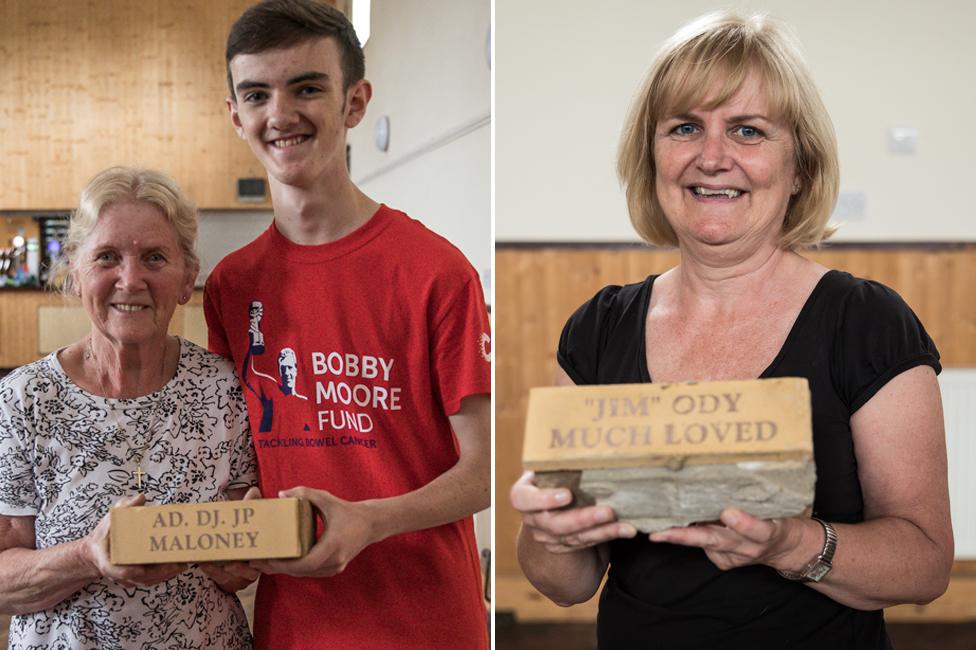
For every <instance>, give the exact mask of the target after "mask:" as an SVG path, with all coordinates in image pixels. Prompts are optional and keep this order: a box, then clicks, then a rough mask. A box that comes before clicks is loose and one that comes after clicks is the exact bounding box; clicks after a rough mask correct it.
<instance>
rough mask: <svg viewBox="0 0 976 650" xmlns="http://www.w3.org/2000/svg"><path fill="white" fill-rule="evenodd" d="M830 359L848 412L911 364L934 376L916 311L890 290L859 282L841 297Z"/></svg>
mask: <svg viewBox="0 0 976 650" xmlns="http://www.w3.org/2000/svg"><path fill="white" fill-rule="evenodd" d="M839 328H840V331H839V332H838V336H837V338H836V341H837V346H836V348H835V350H834V355H833V360H832V363H833V373H834V377H835V378H839V386H838V390H839V394H840V395H841V397H842V398H843V399H844V401H845V403H846V404H847V405H848V408H849V410H850V412H851V413H854V412H856V411H857V410H858V409H859V408H861V407H862V406H864V405H865V404H866V403H867V402H868V401H869V400H870V399H871V398H872V397H874V395H875V394H876V393H877V392H878V391H879V390H881V388H882V387H883V386H884V385H885V384H887V383H888V382H889V381H890V380H891V379H893V378H894V377H896V376H897V375H899V374H901V373H903V372H905V371H906V370H910V369H911V368H914V367H916V366H923V365H924V366H930V367H931V368H932V369H933V370H935V372H936V373H937V374H938V373H939V372H941V371H942V366H941V365H940V364H939V351H938V350H937V349H936V347H935V343H934V342H933V341H932V339H931V338H930V337H929V335H928V333H927V332H926V331H925V328H924V327H923V326H922V323H921V321H919V319H918V317H917V316H916V315H915V312H913V311H912V309H911V308H910V307H909V306H908V305H907V304H906V303H905V301H904V300H902V298H901V296H899V295H898V294H897V293H896V292H895V291H893V290H892V289H890V288H888V287H886V286H884V285H883V284H880V283H877V282H871V281H869V280H858V281H857V282H856V283H855V285H854V286H853V287H852V288H851V289H850V290H849V291H848V293H847V295H846V296H845V299H844V302H843V305H842V308H841V318H840V321H839Z"/></svg>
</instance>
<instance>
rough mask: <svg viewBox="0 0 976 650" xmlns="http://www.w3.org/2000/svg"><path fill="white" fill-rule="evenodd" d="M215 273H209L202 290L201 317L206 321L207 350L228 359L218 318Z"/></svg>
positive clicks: (227, 346)
mask: <svg viewBox="0 0 976 650" xmlns="http://www.w3.org/2000/svg"><path fill="white" fill-rule="evenodd" d="M216 275H217V274H216V273H211V274H210V277H208V278H207V282H206V284H205V285H204V289H203V316H204V318H205V319H206V321H207V348H209V350H210V351H211V352H213V353H214V354H219V355H220V356H222V357H224V358H225V359H229V358H230V345H229V344H228V343H227V333H226V332H225V331H224V322H223V319H222V318H221V316H220V290H219V287H218V280H217V277H216Z"/></svg>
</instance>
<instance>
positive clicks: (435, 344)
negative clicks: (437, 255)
mask: <svg viewBox="0 0 976 650" xmlns="http://www.w3.org/2000/svg"><path fill="white" fill-rule="evenodd" d="M432 332H433V334H432V337H433V338H432V341H431V351H430V354H431V375H432V377H433V382H434V387H435V389H436V390H437V393H438V395H439V396H440V400H441V406H442V407H443V409H444V413H445V414H446V415H454V414H455V413H457V412H458V410H459V409H460V408H461V400H462V399H464V398H465V397H468V396H471V395H481V394H488V393H491V327H490V326H489V323H488V310H487V308H486V307H485V298H484V294H483V293H482V291H481V282H480V281H479V279H478V276H477V274H476V273H474V271H473V270H472V271H471V274H470V276H469V277H468V279H467V281H466V282H464V283H463V284H462V286H461V287H460V288H459V289H458V290H457V291H456V293H455V294H454V295H453V296H452V297H451V298H450V299H449V302H448V308H447V310H446V312H445V313H444V315H443V316H441V317H440V320H439V321H438V322H437V323H435V324H434V326H433V330H432Z"/></svg>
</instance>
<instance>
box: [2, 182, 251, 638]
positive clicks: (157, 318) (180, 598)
mask: <svg viewBox="0 0 976 650" xmlns="http://www.w3.org/2000/svg"><path fill="white" fill-rule="evenodd" d="M196 231H197V226H196V211H195V210H194V208H193V207H192V205H190V204H189V203H188V202H187V200H186V199H185V198H184V197H183V196H182V194H181V193H180V190H179V189H178V188H177V187H176V185H175V183H174V182H173V181H172V180H170V179H169V178H167V177H165V176H163V175H161V174H159V173H156V172H152V171H146V170H137V169H128V168H121V167H116V168H112V169H108V170H106V171H104V172H102V173H100V174H98V175H97V176H95V178H93V179H92V180H91V181H90V182H89V183H88V185H87V186H86V187H85V189H84V190H83V191H82V195H81V203H80V207H79V208H78V210H77V211H76V212H75V213H74V215H73V216H72V219H71V225H70V228H69V231H68V235H67V238H66V241H65V243H64V249H63V250H64V252H65V258H66V261H65V262H64V263H63V264H62V266H61V268H56V269H53V271H52V276H53V278H54V279H55V280H54V281H55V282H56V283H58V284H60V285H61V286H62V288H63V289H64V291H65V292H66V293H69V294H74V295H77V296H79V297H80V298H81V302H82V305H83V306H84V308H85V311H86V312H87V313H88V316H89V318H90V319H91V326H92V327H91V334H90V335H89V336H87V337H85V338H84V339H82V340H80V341H78V342H76V343H73V344H72V345H69V346H67V347H65V348H62V349H60V350H58V351H57V352H53V353H51V354H50V355H48V356H47V357H45V358H43V359H41V360H40V361H37V362H35V363H32V364H29V365H27V366H24V367H22V368H19V369H17V370H15V371H14V372H13V373H11V374H10V375H8V376H7V377H5V378H4V379H3V380H0V584H2V585H3V588H2V590H0V611H2V612H6V613H12V614H16V616H15V617H14V619H13V621H12V623H11V627H10V647H11V648H27V647H58V648H68V647H71V648H123V647H125V648H132V647H143V648H176V647H179V648H205V647H206V648H210V647H217V648H245V647H250V635H249V633H248V628H247V621H246V619H245V616H244V612H243V609H242V608H241V605H240V602H239V601H238V600H237V598H236V596H234V595H233V594H232V593H228V591H233V590H234V589H236V588H240V587H241V586H243V584H245V583H246V581H245V580H240V579H237V578H235V577H233V576H230V575H229V574H226V573H223V572H222V571H221V570H219V569H217V568H210V569H209V573H206V574H205V573H204V572H203V571H202V570H201V569H200V568H199V567H197V566H190V567H188V566H186V565H175V564H165V565H146V566H116V565H113V564H112V563H111V561H110V560H109V554H108V527H109V518H108V510H109V508H110V507H112V505H113V504H115V505H118V506H132V505H139V504H142V503H143V502H147V503H150V504H165V503H176V502H191V501H193V502H204V501H216V500H223V499H228V498H240V497H241V496H242V492H243V491H244V490H246V489H247V487H248V486H249V485H251V484H253V483H255V482H256V481H255V478H256V476H255V474H256V464H255V459H254V454H253V450H252V448H251V441H250V433H249V430H248V426H247V417H246V412H245V407H244V403H243V397H242V393H241V389H240V386H239V384H238V382H237V380H236V378H235V376H234V372H233V368H232V367H231V365H230V364H229V363H228V362H226V361H224V360H222V359H220V358H219V357H216V356H215V355H213V354H211V353H209V352H207V351H206V350H203V349H202V348H200V347H198V346H196V345H194V344H192V343H190V342H188V341H185V340H182V339H179V338H176V337H173V336H169V335H168V334H167V327H168V325H169V322H170V319H171V318H172V316H173V311H174V309H175V308H176V305H177V304H184V303H186V302H187V300H189V298H190V295H191V293H192V291H193V285H194V281H195V279H196V275H197V271H198V269H199V262H198V261H197V257H196V254H195V252H194V249H195V245H196ZM210 574H213V575H214V576H216V579H217V580H219V582H220V584H218V582H217V581H216V580H215V579H214V578H211V577H210ZM225 590H226V591H225Z"/></svg>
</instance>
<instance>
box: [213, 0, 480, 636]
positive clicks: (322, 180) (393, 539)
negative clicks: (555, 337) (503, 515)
mask: <svg viewBox="0 0 976 650" xmlns="http://www.w3.org/2000/svg"><path fill="white" fill-rule="evenodd" d="M227 68H228V79H229V83H230V93H231V96H230V98H229V99H228V100H227V105H228V107H229V108H230V115H231V120H232V121H233V124H234V128H235V129H236V131H237V133H238V135H239V136H240V137H241V138H243V139H244V140H245V141H247V143H248V145H249V146H250V147H251V150H252V151H253V152H254V155H255V156H256V157H257V158H258V160H260V161H261V163H262V164H263V165H264V167H265V169H266V170H267V172H268V179H269V184H270V187H271V197H272V202H273V205H274V222H273V223H272V224H271V226H270V227H269V228H268V230H267V231H266V232H265V233H264V234H262V235H261V236H260V237H258V239H256V240H255V241H254V242H252V243H251V244H249V245H247V246H245V247H244V248H242V249H240V250H238V251H236V252H234V253H231V254H230V255H228V256H227V257H226V258H225V259H224V260H223V261H222V262H221V263H220V264H219V265H218V266H217V268H216V269H214V271H213V273H212V274H211V276H210V278H209V279H208V281H207V289H206V302H205V310H206V316H207V324H208V326H209V330H210V347H211V349H212V350H214V351H215V352H218V353H220V354H222V355H224V356H227V357H230V358H231V359H233V360H234V363H235V365H236V366H237V368H238V371H239V373H240V375H241V376H242V377H244V378H246V379H247V383H248V386H249V387H250V388H251V390H245V394H246V395H247V400H248V410H249V416H250V420H251V428H252V431H253V432H254V438H255V446H256V447H257V453H258V457H259V465H260V487H261V491H262V494H263V495H264V496H267V497H274V496H300V497H304V498H307V499H309V500H310V501H311V502H312V503H313V505H314V506H315V508H316V509H317V510H318V512H319V515H320V518H321V522H320V526H319V533H320V535H321V536H320V537H319V539H318V541H317V542H316V544H315V546H314V548H313V549H312V550H311V551H310V552H309V554H308V555H307V556H305V557H304V558H301V559H298V560H291V561H266V562H260V563H255V564H254V566H256V567H257V568H259V569H260V570H261V571H262V572H263V573H264V575H263V576H262V577H261V579H260V582H259V585H258V594H257V602H256V606H255V641H256V646H257V647H259V648H261V647H263V648H271V647H273V648H342V649H346V648H397V649H398V650H399V649H403V648H487V647H488V641H487V633H486V618H485V608H484V604H483V601H482V597H481V588H480V584H481V583H480V580H481V576H480V566H479V562H478V557H477V548H476V545H475V539H474V532H473V526H472V521H471V517H470V515H471V514H472V513H474V512H476V511H478V510H482V509H484V508H486V507H487V506H488V505H489V467H490V465H489V457H490V455H489V454H490V440H489V424H488V422H489V396H488V393H489V391H490V382H489V362H488V354H487V342H488V341H489V340H490V339H488V319H487V314H486V309H485V304H484V298H483V295H482V292H481V286H480V282H479V279H478V276H477V273H476V272H475V271H474V270H473V269H472V268H471V266H470V264H468V263H467V261H466V260H465V259H464V257H463V256H462V255H461V253H460V252H459V251H458V250H457V249H455V248H454V247H453V246H451V245H450V244H449V243H448V242H447V241H445V240H444V239H442V238H440V237H438V236H437V235H435V234H433V233H431V232H430V231H429V230H427V229H426V228H424V227H423V226H422V225H421V224H420V223H419V222H417V221H413V220H412V219H410V218H409V217H407V216H406V215H404V214H403V213H401V212H397V211H395V210H393V209H391V208H389V207H386V206H383V205H379V204H377V203H376V202H375V201H373V200H372V199H370V198H369V197H368V196H366V195H365V194H363V193H362V192H361V191H360V190H359V189H358V188H357V187H356V186H355V185H354V184H353V183H352V181H351V180H350V178H349V172H348V170H347V168H346V162H345V147H346V130H347V129H349V128H352V127H354V126H356V125H357V124H358V123H359V122H360V120H362V118H363V115H364V113H365V111H366V105H367V104H368V102H369V99H370V96H371V88H370V84H369V82H368V81H365V80H364V79H363V68H364V65H363V54H362V50H361V48H360V47H359V43H358V41H357V39H356V35H355V33H354V32H353V29H352V26H351V25H350V24H349V23H348V21H347V20H346V19H345V17H344V16H342V14H341V13H339V12H338V11H335V10H334V9H332V8H331V7H327V6H324V5H320V4H318V3H316V2H314V1H313V0H270V1H267V2H263V3H261V4H259V5H256V6H254V7H252V8H251V9H249V10H248V11H246V12H245V13H244V14H243V15H242V16H241V18H240V19H239V20H238V21H237V23H235V25H234V26H233V27H232V29H231V33H230V36H229V38H228V44H227ZM283 351H285V352H283ZM276 363H277V365H278V371H279V372H278V374H279V375H280V377H275V376H274V375H273V372H274V371H273V369H274V368H275V365H276ZM262 371H263V372H262Z"/></svg>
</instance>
